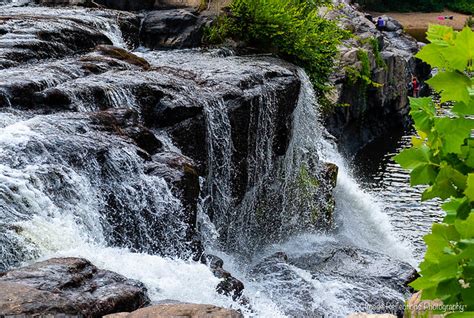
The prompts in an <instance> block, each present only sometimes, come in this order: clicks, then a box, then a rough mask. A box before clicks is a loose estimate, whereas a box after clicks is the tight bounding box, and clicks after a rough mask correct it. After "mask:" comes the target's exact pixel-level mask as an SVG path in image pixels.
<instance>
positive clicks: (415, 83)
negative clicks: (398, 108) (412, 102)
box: [411, 76, 420, 98]
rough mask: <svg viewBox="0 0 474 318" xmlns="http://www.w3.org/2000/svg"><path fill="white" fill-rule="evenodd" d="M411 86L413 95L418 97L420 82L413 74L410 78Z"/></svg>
mask: <svg viewBox="0 0 474 318" xmlns="http://www.w3.org/2000/svg"><path fill="white" fill-rule="evenodd" d="M411 86H412V88H413V97H416V98H417V97H420V83H419V82H418V79H417V78H416V76H413V77H412V79H411Z"/></svg>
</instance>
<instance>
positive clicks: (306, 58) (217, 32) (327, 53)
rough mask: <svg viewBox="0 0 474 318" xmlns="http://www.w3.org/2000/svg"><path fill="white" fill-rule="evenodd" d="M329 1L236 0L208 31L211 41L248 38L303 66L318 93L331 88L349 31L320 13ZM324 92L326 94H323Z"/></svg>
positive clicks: (256, 44) (259, 46)
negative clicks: (331, 81) (344, 40)
mask: <svg viewBox="0 0 474 318" xmlns="http://www.w3.org/2000/svg"><path fill="white" fill-rule="evenodd" d="M329 3H330V1H328V0H313V1H305V0H234V1H233V3H232V4H231V7H230V14H229V15H227V16H221V17H220V18H219V20H218V22H217V23H216V24H215V25H214V26H213V27H212V28H210V29H209V30H208V34H207V39H208V41H209V42H211V43H220V42H223V41H224V40H225V39H226V38H233V39H236V40H240V41H244V42H246V43H247V44H248V45H250V46H253V47H256V48H258V49H259V50H261V51H265V52H272V53H275V54H278V55H280V56H281V57H283V58H285V59H287V60H289V61H292V62H294V63H295V64H297V65H300V66H302V67H303V68H304V69H305V70H306V73H307V74H308V75H309V77H310V78H311V80H312V82H313V84H314V86H315V88H316V89H317V91H318V93H320V94H321V93H322V92H323V91H325V90H327V89H328V86H327V82H328V77H329V75H330V74H331V72H332V71H333V67H334V57H335V55H336V54H337V52H338V50H337V46H338V45H339V44H340V42H341V40H342V39H343V38H345V37H348V36H349V33H348V32H346V31H343V30H341V29H340V28H339V27H338V25H337V23H336V22H335V21H330V20H327V19H325V18H324V16H322V15H321V14H320V12H319V7H320V6H322V5H327V6H330V4H329ZM321 95H322V94H321Z"/></svg>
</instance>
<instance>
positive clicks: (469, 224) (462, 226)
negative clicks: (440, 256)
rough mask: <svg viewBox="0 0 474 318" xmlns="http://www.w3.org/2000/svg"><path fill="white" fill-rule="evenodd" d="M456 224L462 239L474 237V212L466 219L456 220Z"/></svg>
mask: <svg viewBox="0 0 474 318" xmlns="http://www.w3.org/2000/svg"><path fill="white" fill-rule="evenodd" d="M454 226H455V227H456V230H457V232H458V233H459V234H460V235H461V238H462V239H471V238H474V214H470V215H469V217H468V218H467V219H466V220H456V221H455V222H454Z"/></svg>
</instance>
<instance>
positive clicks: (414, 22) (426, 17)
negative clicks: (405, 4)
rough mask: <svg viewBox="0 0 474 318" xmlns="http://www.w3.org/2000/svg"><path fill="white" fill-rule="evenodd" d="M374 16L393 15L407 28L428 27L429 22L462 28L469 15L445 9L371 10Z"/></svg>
mask: <svg viewBox="0 0 474 318" xmlns="http://www.w3.org/2000/svg"><path fill="white" fill-rule="evenodd" d="M370 14H372V16H374V18H376V17H378V16H381V15H387V16H391V17H393V18H395V19H397V20H398V21H400V23H401V24H402V25H403V26H404V27H405V29H425V30H426V29H427V28H428V25H429V24H444V25H449V26H452V27H453V28H455V29H462V28H463V27H464V23H465V22H466V19H467V18H468V17H469V15H466V14H461V13H456V12H453V11H449V10H445V11H443V12H433V13H424V12H409V13H400V12H386V13H380V12H370ZM445 16H453V20H444V21H441V20H438V17H445Z"/></svg>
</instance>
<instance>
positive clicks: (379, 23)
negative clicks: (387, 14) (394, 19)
mask: <svg viewBox="0 0 474 318" xmlns="http://www.w3.org/2000/svg"><path fill="white" fill-rule="evenodd" d="M375 25H376V27H377V29H378V30H379V31H383V30H384V29H385V20H384V19H383V18H382V17H379V18H378V19H377V22H376V24H375Z"/></svg>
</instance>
